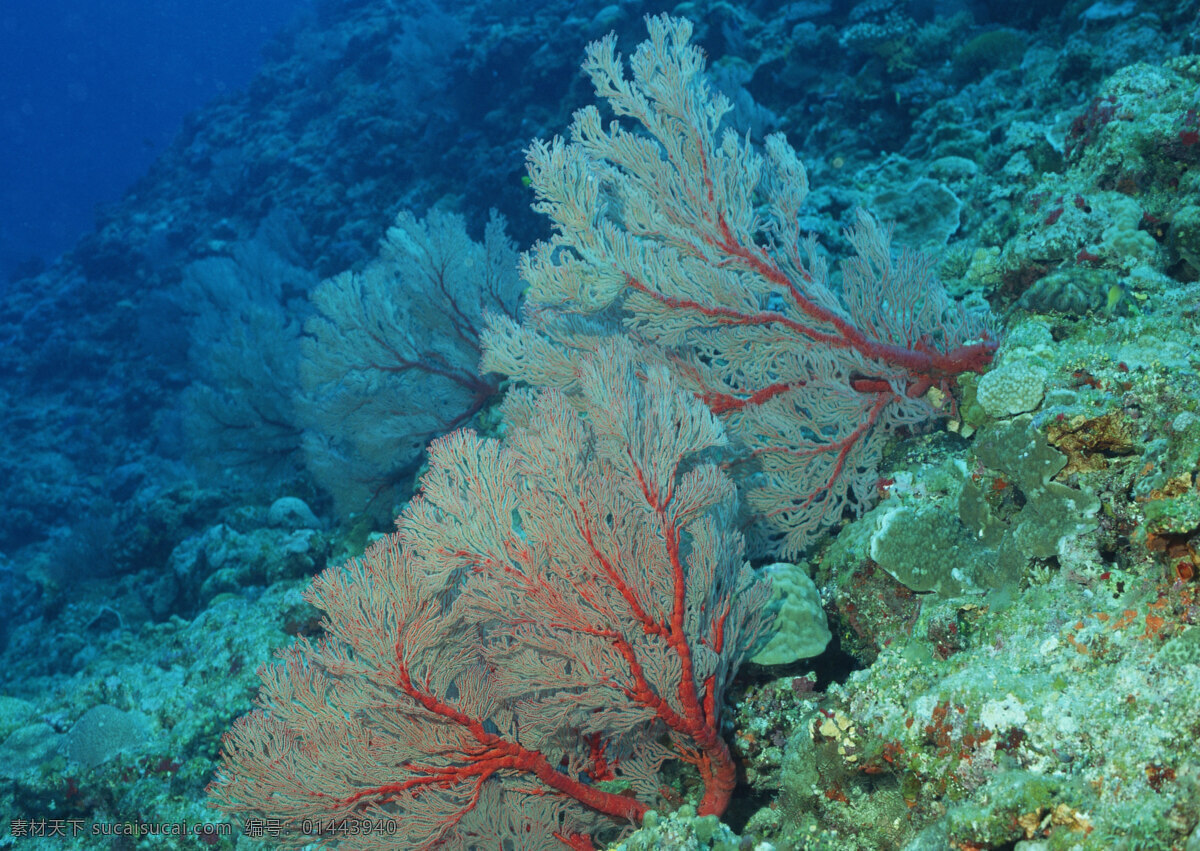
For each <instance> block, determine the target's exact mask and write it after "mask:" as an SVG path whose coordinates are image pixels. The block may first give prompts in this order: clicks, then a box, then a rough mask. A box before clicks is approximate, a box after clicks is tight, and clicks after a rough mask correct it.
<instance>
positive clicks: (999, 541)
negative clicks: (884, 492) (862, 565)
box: [846, 416, 1100, 596]
mask: <svg viewBox="0 0 1200 851" xmlns="http://www.w3.org/2000/svg"><path fill="white" fill-rule="evenodd" d="M973 452H974V455H975V458H976V460H977V461H978V462H979V463H980V465H982V468H981V469H978V470H977V472H975V473H974V474H972V475H970V476H966V475H962V474H961V473H960V475H959V478H958V480H957V482H956V483H955V484H954V485H952V486H947V485H946V484H945V483H944V482H942V483H941V488H942V490H943V493H942V494H941V495H939V496H936V497H935V496H931V495H930V494H926V495H925V496H923V497H921V498H920V499H909V500H905V499H891V500H888V501H886V502H884V503H883V504H882V505H880V506H879V507H878V508H876V509H875V510H874V511H872V512H870V513H869V514H868V515H867V516H866V517H865V518H864V521H865V522H869V523H870V527H869V531H867V532H865V533H864V534H865V535H866V539H867V542H868V543H867V546H866V553H865V554H866V555H869V556H870V557H871V559H872V560H873V561H875V562H876V563H877V564H879V565H880V566H881V567H883V568H884V569H885V570H886V571H888V573H890V574H891V575H892V576H894V577H895V578H896V579H897V580H898V581H900V582H901V583H903V584H904V585H905V586H906V587H908V588H910V589H911V590H913V591H921V592H927V591H932V592H935V593H938V594H940V595H942V596H956V595H958V594H963V593H971V592H975V593H978V592H979V591H982V590H986V589H1000V588H1009V587H1014V586H1015V585H1016V584H1017V583H1018V582H1019V581H1020V579H1021V577H1022V576H1023V575H1024V571H1025V567H1026V565H1027V564H1028V562H1029V560H1030V559H1032V558H1041V559H1045V558H1050V557H1052V556H1055V555H1057V554H1058V552H1059V548H1060V547H1061V545H1062V542H1063V541H1064V540H1065V539H1067V538H1073V537H1076V536H1078V535H1083V534H1086V533H1088V532H1090V531H1092V530H1094V529H1095V528H1096V526H1097V521H1096V519H1095V515H1096V514H1097V512H1098V511H1099V509H1100V501H1099V500H1098V499H1097V498H1096V497H1095V496H1094V495H1093V494H1091V493H1089V492H1086V491H1083V490H1079V489H1076V488H1072V487H1068V486H1067V485H1064V484H1061V483H1059V482H1054V481H1051V478H1052V477H1053V476H1054V475H1056V474H1057V473H1058V472H1060V471H1061V470H1062V469H1063V467H1064V466H1066V457H1065V456H1064V455H1063V454H1062V453H1061V452H1059V451H1058V450H1056V449H1054V448H1053V447H1051V446H1050V445H1049V444H1048V443H1047V442H1046V438H1045V435H1043V434H1042V433H1041V432H1040V431H1039V430H1038V429H1037V428H1036V427H1035V426H1034V425H1033V418H1032V417H1030V416H1023V417H1018V418H1016V419H1014V420H1011V421H1005V422H999V423H991V424H989V425H986V426H985V427H984V428H982V429H980V431H979V432H978V433H977V434H976V435H975V443H974V447H973ZM925 485H926V487H927V488H931V487H932V484H931V482H930V481H926V482H925ZM856 540H860V537H856V536H855V535H853V534H851V535H850V536H848V540H847V542H846V546H847V547H853V546H854V542H855V541H856Z"/></svg>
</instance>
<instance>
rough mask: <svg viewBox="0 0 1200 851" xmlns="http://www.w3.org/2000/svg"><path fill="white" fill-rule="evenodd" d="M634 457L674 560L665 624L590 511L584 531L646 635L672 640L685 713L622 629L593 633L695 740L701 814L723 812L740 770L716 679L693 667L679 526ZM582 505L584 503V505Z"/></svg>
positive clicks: (582, 515) (634, 690) (647, 701)
mask: <svg viewBox="0 0 1200 851" xmlns="http://www.w3.org/2000/svg"><path fill="white" fill-rule="evenodd" d="M630 461H631V463H632V466H633V470H634V473H635V477H636V479H637V482H638V485H639V487H640V488H641V491H642V497H643V498H644V499H645V500H646V503H647V504H648V505H649V506H650V508H651V509H652V510H653V511H654V513H655V515H656V516H657V517H658V520H659V523H660V524H661V527H662V530H663V535H664V538H665V541H666V546H667V558H668V560H669V561H670V564H671V572H672V588H671V611H670V615H669V617H668V621H667V623H666V624H663V623H660V622H659V621H657V620H655V619H654V617H653V616H651V614H650V613H649V612H647V611H646V610H645V609H644V608H643V607H642V605H641V603H640V601H639V600H638V598H637V595H636V594H635V593H634V591H633V589H632V588H631V587H630V586H629V583H627V582H626V581H625V579H624V578H623V577H622V576H621V574H620V572H619V571H617V569H616V567H615V566H614V565H613V563H612V562H611V560H609V559H608V558H607V557H606V556H605V555H604V553H603V552H601V550H600V548H599V547H598V546H597V544H596V538H595V534H594V531H593V529H592V528H591V524H590V523H589V522H588V521H587V519H586V518H587V512H586V511H585V510H581V511H580V512H579V514H578V515H576V516H577V518H578V519H580V520H582V522H580V523H579V530H580V534H581V535H582V537H583V539H584V541H585V542H586V543H587V545H588V547H589V548H590V550H591V552H592V557H593V558H594V559H595V560H596V563H597V564H599V565H600V568H601V570H602V571H603V573H604V575H605V577H606V578H607V579H608V581H609V582H610V583H611V584H612V586H613V587H614V588H615V589H616V590H617V593H619V594H620V595H621V597H622V598H623V599H624V600H625V602H626V604H627V605H628V606H629V609H630V612H631V614H632V615H633V617H634V619H635V620H636V621H637V622H638V624H639V625H640V626H641V628H642V631H643V632H644V633H645V634H647V635H656V636H658V637H660V638H662V639H663V641H665V642H666V643H667V646H669V647H670V648H671V650H672V651H673V652H674V653H675V655H676V657H677V658H678V659H679V668H680V672H681V676H680V680H679V686H678V688H677V689H676V697H677V699H678V702H679V706H680V709H681V711H682V714H680V712H679V711H676V710H675V709H674V708H673V707H672V706H671V704H670V703H668V702H667V701H666V699H665V698H664V697H663V696H662V695H660V694H658V693H657V692H656V691H655V689H654V687H653V686H652V685H651V683H650V680H649V678H648V677H647V675H646V672H645V669H644V668H643V667H642V664H641V662H640V661H639V660H638V658H637V653H636V651H635V649H634V647H633V645H632V644H630V642H629V641H628V640H627V639H626V638H625V637H624V636H623V635H621V633H619V632H617V631H615V630H599V629H597V630H591V634H593V635H597V636H599V637H603V638H607V639H608V640H609V641H611V642H612V646H613V647H614V649H616V651H617V652H618V653H619V654H620V655H621V657H622V658H623V659H625V664H626V665H627V666H628V668H629V676H630V681H631V682H630V685H628V686H626V687H624V688H623V691H624V692H625V694H626V695H627V696H628V697H629V698H630V699H631V700H633V701H635V702H637V703H640V704H641V705H643V706H646V707H648V708H650V709H652V710H654V713H655V715H656V716H657V717H658V718H659V719H660V720H661V721H662V722H663V723H664V724H666V725H667V727H669V728H670V729H672V730H674V731H675V732H677V733H679V734H680V735H682V736H684V737H686V738H688V739H690V740H691V741H693V742H695V744H696V747H697V748H698V753H696V754H695V755H692V754H688V753H681V757H682V758H683V759H684V760H685V761H687V762H692V763H694V764H695V765H696V766H697V768H698V769H699V770H700V776H701V779H702V781H703V782H704V796H703V798H702V799H701V801H700V807H699V810H698V812H699V813H700V814H701V815H708V814H710V813H711V814H716V815H720V814H721V813H723V812H724V811H725V808H726V807H727V806H728V805H729V798H730V795H731V794H732V792H733V788H734V786H735V785H736V781H737V772H736V769H735V766H734V764H733V757H732V755H731V754H730V752H729V748H728V746H727V745H726V744H725V741H724V739H722V738H721V735H720V733H719V732H718V724H717V706H716V693H715V692H716V681H715V678H713V677H710V678H708V680H707V681H706V682H705V684H704V687H703V695H702V694H701V689H700V688H698V687H697V684H696V676H695V669H694V667H693V660H692V650H691V646H690V645H689V644H688V636H687V632H686V630H685V627H684V613H685V607H686V597H687V577H686V574H685V573H684V569H683V558H682V555H681V553H680V530H679V527H678V526H677V525H676V524H675V523H674V522H673V521H672V520H671V519H670V514H669V512H668V508H669V505H670V500H669V499H668V500H663V499H662V498H661V495H660V494H659V493H658V491H657V489H656V488H655V487H654V486H652V484H651V483H650V482H649V481H648V480H647V477H646V475H645V473H644V471H643V470H642V469H641V467H640V466H639V465H638V464H637V463H634V462H633V458H632V456H630ZM580 507H581V509H582V508H583V506H580ZM726 614H728V611H726V613H725V614H723V615H722V616H721V618H720V619H719V621H718V623H717V626H716V630H715V637H714V644H715V646H716V648H717V649H718V651H719V648H720V646H721V645H722V644H723V643H724V619H725V615H726Z"/></svg>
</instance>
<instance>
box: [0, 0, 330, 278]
mask: <svg viewBox="0 0 1200 851" xmlns="http://www.w3.org/2000/svg"><path fill="white" fill-rule="evenodd" d="M309 6H310V2H309V0H254V2H251V3H247V2H237V0H105V2H99V3H97V2H85V0H38V2H34V0H8V2H5V3H4V4H3V9H2V10H0V281H4V280H7V279H8V277H9V275H10V274H11V273H12V271H13V269H14V267H16V266H17V264H20V263H22V262H25V261H28V260H30V259H31V258H33V257H40V258H42V259H43V260H44V261H46V262H50V261H52V260H53V259H54V257H56V256H57V255H58V254H59V253H61V252H62V251H63V250H65V249H67V248H68V247H69V246H70V245H71V243H73V242H74V240H75V239H76V238H77V237H78V236H79V235H80V234H81V233H83V232H85V231H86V230H88V229H89V228H90V227H91V224H92V221H93V212H94V209H95V207H96V205H98V204H104V203H106V202H111V201H115V200H117V199H119V198H120V197H121V195H122V194H123V192H124V191H125V189H126V188H127V187H128V186H129V185H130V184H131V183H132V182H133V181H134V180H136V179H137V178H138V177H139V176H141V175H142V174H143V173H144V172H145V171H146V168H147V167H148V166H149V165H150V163H151V162H153V160H154V158H155V157H156V156H157V155H158V153H159V152H160V151H161V150H162V148H163V147H164V146H165V145H166V144H167V142H169V141H170V139H171V138H172V137H173V136H174V134H175V133H176V132H178V130H179V126H180V120H181V119H182V118H183V116H184V115H186V114H187V113H188V112H190V111H192V110H194V109H195V108H197V107H198V106H200V105H201V104H203V103H205V102H207V101H209V100H210V99H212V98H214V97H217V96H220V95H222V94H224V93H227V92H232V91H235V90H237V89H239V88H241V87H243V86H245V84H246V83H247V82H248V81H249V80H250V78H251V77H252V76H253V74H254V72H255V70H256V69H257V68H258V66H259V56H260V51H261V48H262V46H263V45H264V44H266V43H267V42H268V41H269V40H270V39H271V37H272V36H273V35H275V34H276V33H277V32H279V30H280V28H281V27H283V26H284V25H285V24H286V23H287V22H288V21H290V20H292V19H293V18H295V17H296V15H297V14H298V13H300V12H301V11H302V10H305V9H307V8H308V7H309Z"/></svg>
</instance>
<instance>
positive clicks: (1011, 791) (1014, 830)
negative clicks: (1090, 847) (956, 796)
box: [945, 770, 1088, 849]
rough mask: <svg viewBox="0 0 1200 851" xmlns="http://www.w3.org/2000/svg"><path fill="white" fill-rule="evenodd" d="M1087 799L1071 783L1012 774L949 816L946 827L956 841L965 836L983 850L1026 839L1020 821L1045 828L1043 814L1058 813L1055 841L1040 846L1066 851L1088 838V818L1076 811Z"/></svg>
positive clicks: (995, 781) (999, 776)
mask: <svg viewBox="0 0 1200 851" xmlns="http://www.w3.org/2000/svg"><path fill="white" fill-rule="evenodd" d="M1085 800H1087V798H1086V796H1084V795H1082V794H1079V792H1078V790H1076V789H1074V788H1073V786H1072V784H1071V783H1070V782H1069V781H1067V780H1063V779H1061V778H1057V777H1048V776H1046V775H1043V774H1035V773H1033V772H1030V771H1021V770H1010V771H1005V772H1001V773H999V774H996V775H995V776H994V777H993V778H992V779H991V780H990V781H989V783H988V784H987V794H985V795H976V796H974V798H973V800H972V802H971V803H969V804H960V805H957V806H954V807H952V808H951V809H950V811H949V812H948V813H947V814H946V820H945V827H946V831H947V833H948V834H949V838H950V839H951V840H952V841H953V840H955V839H956V838H960V837H961V838H969V841H970V842H971V843H973V844H977V845H982V846H984V847H1000V846H1004V845H1008V844H1010V843H1012V842H1014V841H1017V840H1020V839H1024V838H1026V836H1025V828H1024V827H1023V826H1022V823H1021V822H1020V821H1019V820H1020V819H1025V821H1027V822H1030V823H1033V819H1036V820H1037V823H1038V824H1040V822H1041V820H1042V818H1041V817H1042V816H1043V815H1049V814H1050V813H1052V812H1054V811H1055V809H1056V808H1059V809H1058V812H1059V813H1060V814H1061V816H1060V819H1061V820H1062V821H1063V823H1062V824H1059V825H1056V826H1055V827H1054V828H1053V829H1052V830H1051V831H1050V839H1049V840H1048V841H1047V843H1046V844H1044V845H1042V846H1040V847H1043V848H1046V849H1051V848H1064V849H1065V848H1070V847H1072V845H1073V844H1077V843H1079V842H1080V841H1081V840H1082V839H1083V838H1084V837H1085V836H1086V831H1087V827H1086V825H1087V824H1088V823H1087V816H1086V815H1085V814H1084V813H1083V812H1081V811H1079V810H1077V809H1076V803H1077V802H1082V801H1085ZM1060 807H1061V808H1060ZM1071 814H1074V817H1075V820H1074V821H1072V820H1071V819H1070V815H1071ZM1064 843H1065V844H1064Z"/></svg>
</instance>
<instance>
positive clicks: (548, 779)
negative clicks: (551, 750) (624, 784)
mask: <svg viewBox="0 0 1200 851" xmlns="http://www.w3.org/2000/svg"><path fill="white" fill-rule="evenodd" d="M402 654H403V649H402V648H401V647H400V645H399V643H397V646H396V678H395V684H396V686H397V687H398V688H399V689H400V690H401V691H403V692H404V693H405V694H406V695H408V696H409V697H410V698H411V699H412V700H414V701H416V702H417V703H419V704H420V705H421V706H423V707H424V708H425V709H426V710H427V711H428V712H430V713H432V714H434V715H437V716H439V717H441V718H444V719H446V720H447V721H449V722H450V723H452V724H454V725H455V726H456V727H458V728H459V729H460V730H461V731H462V732H463V733H464V734H465V735H468V736H469V737H470V738H472V739H474V740H475V741H476V742H477V743H478V747H475V748H471V749H469V750H464V751H463V752H462V753H461V754H460V755H459V756H460V757H461V761H460V762H459V763H457V764H449V765H443V766H418V765H411V764H410V765H409V766H408V769H409V770H410V771H411V772H413V773H414V774H416V776H415V777H410V778H409V779H407V780H404V781H401V782H399V783H385V784H381V785H378V786H372V787H369V788H366V789H361V790H359V791H358V792H355V793H354V794H353V795H350V796H349V797H347V798H344V799H343V800H342V803H343V804H345V805H347V806H356V805H357V806H363V805H365V804H367V803H368V802H369V803H375V804H384V803H387V802H389V801H393V800H395V799H396V798H397V797H398V796H400V795H401V794H403V793H404V792H407V791H409V790H411V789H416V788H421V787H429V786H432V787H442V788H445V787H449V786H453V785H455V784H459V783H464V782H470V783H471V785H472V796H471V799H470V800H469V801H467V803H466V804H465V805H464V806H463V808H462V809H461V810H459V811H458V812H457V813H456V814H455V815H454V816H452V817H451V818H450V819H448V820H447V821H446V825H447V826H453V825H454V824H456V823H457V822H458V821H459V820H461V819H462V817H463V816H464V815H465V814H466V813H467V812H469V811H470V810H471V809H473V808H474V807H475V805H476V804H477V803H478V801H479V796H480V793H481V790H482V787H483V783H484V782H485V781H487V780H488V779H490V778H491V777H492V776H493V775H495V774H496V773H497V772H501V771H503V772H513V773H526V774H532V775H534V776H535V777H537V779H538V780H540V781H541V782H542V783H543V784H545V785H546V786H548V787H550V788H551V789H553V790H554V791H555V792H558V793H560V794H562V795H564V796H566V797H569V798H574V799H575V800H577V801H579V802H580V803H581V804H583V805H584V806H587V807H590V808H592V809H593V810H596V811H597V812H600V813H604V814H605V815H608V816H611V817H613V818H616V819H620V820H622V821H632V822H635V823H638V822H640V821H641V819H642V817H643V816H644V815H645V814H646V811H647V810H648V809H649V807H647V806H646V805H645V804H643V803H642V802H640V801H638V800H636V799H633V798H627V797H625V796H624V795H617V794H614V793H612V792H605V791H602V790H601V789H599V788H597V787H596V786H594V785H589V784H587V783H583V782H581V781H579V780H576V779H575V778H573V777H570V776H569V775H567V774H564V773H563V772H561V771H559V770H558V769H556V768H555V767H554V766H553V765H551V764H550V762H549V761H548V760H547V759H546V757H545V756H543V755H542V753H541V751H537V750H532V749H530V748H527V747H524V746H523V745H520V744H518V743H516V742H512V741H509V740H507V739H505V738H504V737H502V736H499V735H497V734H495V733H489V732H488V731H487V730H486V729H485V728H484V724H483V722H482V721H480V720H479V719H477V718H473V717H471V716H470V715H468V714H466V713H465V712H462V711H461V710H459V709H457V708H455V707H454V706H452V705H450V704H449V703H446V702H445V701H443V700H440V699H438V698H437V697H436V696H435V695H434V694H433V693H432V692H431V691H429V690H428V689H427V688H420V687H418V686H416V685H414V684H413V682H412V678H411V676H410V674H409V670H408V665H407V664H406V663H405V662H404V661H403V658H402ZM579 847H584V846H579Z"/></svg>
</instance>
